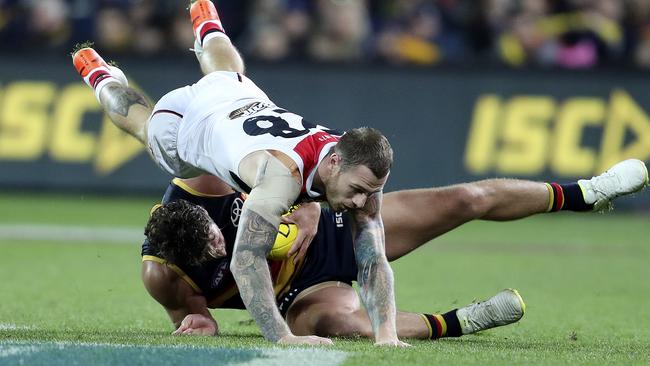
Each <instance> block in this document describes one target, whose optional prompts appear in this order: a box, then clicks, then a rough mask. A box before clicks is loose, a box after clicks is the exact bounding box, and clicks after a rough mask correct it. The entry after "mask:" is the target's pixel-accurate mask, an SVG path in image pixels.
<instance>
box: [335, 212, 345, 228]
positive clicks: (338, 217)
mask: <svg viewBox="0 0 650 366" xmlns="http://www.w3.org/2000/svg"><path fill="white" fill-rule="evenodd" d="M334 222H336V227H343V212H335V213H334Z"/></svg>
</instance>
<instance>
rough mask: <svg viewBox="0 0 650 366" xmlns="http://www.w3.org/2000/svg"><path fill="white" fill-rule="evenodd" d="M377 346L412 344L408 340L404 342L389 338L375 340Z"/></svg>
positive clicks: (408, 345) (405, 345)
mask: <svg viewBox="0 0 650 366" xmlns="http://www.w3.org/2000/svg"><path fill="white" fill-rule="evenodd" d="M375 346H380V347H386V346H388V347H411V345H410V344H408V343H406V342H402V341H400V340H399V339H394V340H387V341H377V342H375Z"/></svg>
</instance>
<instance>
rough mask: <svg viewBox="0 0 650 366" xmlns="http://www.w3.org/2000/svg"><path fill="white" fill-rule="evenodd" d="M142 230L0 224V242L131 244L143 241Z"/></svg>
mask: <svg viewBox="0 0 650 366" xmlns="http://www.w3.org/2000/svg"><path fill="white" fill-rule="evenodd" d="M143 232H144V228H139V229H138V228H131V227H90V226H66V225H47V224H0V240H50V241H69V242H96V241H101V242H105V243H123V244H133V243H141V242H142V240H144V234H143Z"/></svg>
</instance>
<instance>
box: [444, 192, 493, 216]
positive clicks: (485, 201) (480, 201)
mask: <svg viewBox="0 0 650 366" xmlns="http://www.w3.org/2000/svg"><path fill="white" fill-rule="evenodd" d="M454 189H455V190H454V195H453V196H454V206H455V207H454V211H455V212H458V213H462V214H463V215H466V216H468V218H471V219H477V218H481V217H483V216H484V215H485V214H486V213H487V212H488V210H489V205H490V196H489V192H487V190H485V189H484V188H483V187H481V186H480V185H478V184H460V185H458V186H456V187H454Z"/></svg>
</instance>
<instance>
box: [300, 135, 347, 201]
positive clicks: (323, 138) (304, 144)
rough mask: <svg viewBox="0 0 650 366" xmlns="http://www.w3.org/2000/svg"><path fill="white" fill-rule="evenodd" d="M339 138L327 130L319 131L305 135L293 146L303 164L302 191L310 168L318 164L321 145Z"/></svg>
mask: <svg viewBox="0 0 650 366" xmlns="http://www.w3.org/2000/svg"><path fill="white" fill-rule="evenodd" d="M339 139H340V137H338V136H334V135H330V134H329V133H327V132H324V131H320V132H317V133H315V134H313V135H310V136H307V137H305V138H304V139H302V141H300V142H299V143H298V145H296V147H294V148H293V151H295V152H296V153H297V154H298V155H299V156H300V158H301V159H302V163H303V165H304V168H303V174H302V192H305V191H306V184H307V177H308V176H309V173H311V171H312V169H314V168H315V167H316V165H317V164H318V157H319V156H320V153H321V150H323V147H324V146H325V145H327V144H329V143H330V142H337V141H338V140H339Z"/></svg>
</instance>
